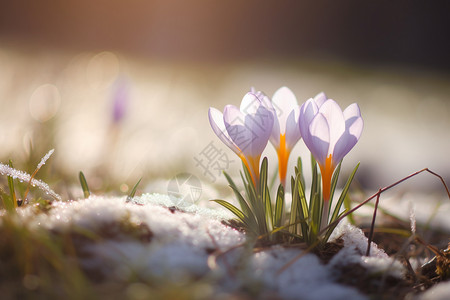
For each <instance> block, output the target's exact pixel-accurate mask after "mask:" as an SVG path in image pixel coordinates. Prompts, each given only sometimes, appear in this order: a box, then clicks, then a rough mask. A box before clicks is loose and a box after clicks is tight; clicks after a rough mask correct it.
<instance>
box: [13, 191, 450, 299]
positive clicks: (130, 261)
mask: <svg viewBox="0 0 450 300" xmlns="http://www.w3.org/2000/svg"><path fill="white" fill-rule="evenodd" d="M35 210H36V208H35V207H32V206H27V207H25V208H23V209H20V210H19V215H20V216H21V217H22V218H24V219H27V220H28V221H29V222H30V223H31V224H32V225H33V226H36V227H44V228H46V229H48V230H53V231H54V230H66V229H70V228H85V229H90V230H94V232H95V229H96V228H99V227H101V226H102V225H105V224H118V223H120V222H122V221H123V220H124V219H126V218H128V220H129V222H132V223H133V224H145V225H146V226H148V228H149V230H150V231H151V240H150V242H147V243H146V242H142V241H139V240H137V239H132V238H128V239H127V238H120V239H119V238H113V237H108V238H107V239H104V240H102V241H101V242H96V243H90V244H89V245H88V246H87V249H85V251H86V252H87V253H89V254H91V255H89V256H88V257H87V258H86V259H85V260H83V261H82V264H83V266H84V267H85V268H87V269H92V270H96V271H100V272H102V273H103V274H104V275H105V276H110V277H111V278H115V279H119V280H120V279H124V278H127V276H129V275H130V274H134V275H137V276H139V278H158V277H159V278H163V279H165V280H169V281H178V280H182V279H183V278H185V277H193V278H199V277H203V276H208V278H212V279H211V280H213V281H214V282H215V284H214V291H215V293H224V292H225V293H228V292H233V290H236V289H239V288H240V287H249V286H254V287H258V288H257V290H258V291H259V292H260V293H262V294H264V295H265V296H267V295H269V297H270V295H274V297H275V296H276V297H281V298H282V299H298V298H301V299H311V300H313V299H366V296H364V295H363V294H362V293H361V292H359V291H358V290H357V289H356V288H354V287H351V286H346V285H342V284H339V283H337V282H336V278H337V277H336V276H337V274H339V269H340V268H341V267H342V266H345V265H349V264H350V265H353V264H360V265H361V266H363V267H364V268H366V269H367V270H369V272H370V273H378V272H388V273H389V274H390V275H392V276H395V277H402V276H403V274H404V269H403V266H402V265H401V264H400V263H399V262H397V261H394V260H393V259H392V258H390V257H389V256H388V255H387V254H386V253H384V251H383V250H381V249H379V248H378V247H377V245H375V244H372V245H371V251H370V257H366V256H364V255H365V252H366V248H367V239H366V238H365V236H364V234H363V232H362V231H361V230H360V229H358V228H356V227H354V226H352V225H350V224H345V223H344V222H343V223H341V224H340V225H338V227H337V229H336V230H335V232H334V233H333V235H332V237H331V238H332V239H336V238H341V239H342V240H343V242H344V247H343V249H341V250H340V251H339V252H338V253H337V254H336V255H335V256H334V257H333V258H332V259H331V260H330V262H329V263H328V264H323V263H322V262H321V261H320V260H319V259H318V257H317V256H316V255H314V254H306V255H304V256H302V257H301V258H300V259H297V260H295V261H293V262H292V259H293V258H294V257H297V256H298V255H299V254H300V253H301V251H302V250H300V249H296V248H283V247H281V246H274V247H271V248H268V249H264V250H262V251H258V252H254V251H253V249H252V247H246V245H247V244H246V243H245V242H246V238H245V235H244V234H243V233H241V232H239V231H237V230H235V229H233V228H231V227H228V226H226V225H224V224H223V222H222V221H223V220H227V219H229V217H230V214H229V212H227V211H225V210H223V209H222V208H221V207H219V206H217V209H211V208H205V207H199V206H197V205H195V204H194V205H190V206H186V207H181V208H176V209H173V201H171V199H170V198H169V197H168V196H167V195H162V194H144V195H142V196H140V197H135V198H134V199H133V200H132V201H131V202H130V203H127V202H126V197H121V198H118V197H101V196H91V197H89V198H88V199H80V200H77V201H68V202H56V201H55V202H53V208H52V209H51V210H50V211H49V212H48V213H45V214H36V213H35ZM108 226H110V225H108ZM211 253H214V254H219V253H221V255H217V256H211ZM213 258H215V260H214V259H213ZM288 263H290V265H289V266H288V267H287V268H286V269H284V271H281V270H282V268H283V267H284V266H286V264H288ZM447 286H448V285H447ZM447 290H448V288H447ZM436 294H437V295H442V293H441V292H440V290H438V289H437V292H436ZM433 297H434V296H433ZM423 299H425V298H423ZM426 299H442V298H439V296H437V298H432V297H431V298H426Z"/></svg>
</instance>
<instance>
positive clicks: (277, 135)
mask: <svg viewBox="0 0 450 300" xmlns="http://www.w3.org/2000/svg"><path fill="white" fill-rule="evenodd" d="M272 104H273V106H274V108H275V110H276V115H277V117H276V118H275V120H274V124H273V128H272V133H271V136H270V142H271V143H272V145H273V146H274V147H275V149H276V150H277V154H278V166H279V174H280V181H281V183H282V184H283V186H285V183H286V172H287V165H288V161H289V156H290V154H291V150H292V148H294V146H295V144H297V142H298V141H299V140H300V139H301V134H300V128H299V124H298V122H299V114H300V106H299V105H298V102H297V98H296V97H295V95H294V93H293V92H292V91H291V90H290V89H289V88H287V87H281V88H279V89H278V90H277V91H276V92H275V93H274V95H273V97H272Z"/></svg>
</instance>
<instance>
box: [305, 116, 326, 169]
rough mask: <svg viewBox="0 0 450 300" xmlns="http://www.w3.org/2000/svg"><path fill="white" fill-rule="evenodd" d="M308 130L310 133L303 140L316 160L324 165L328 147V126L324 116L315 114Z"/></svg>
mask: <svg viewBox="0 0 450 300" xmlns="http://www.w3.org/2000/svg"><path fill="white" fill-rule="evenodd" d="M309 132H310V135H309V136H308V137H306V138H305V137H303V140H304V141H305V144H306V146H308V149H309V151H311V153H312V155H313V156H314V157H315V159H316V160H317V162H318V163H319V164H321V165H325V160H326V158H327V156H328V153H329V151H328V150H329V148H330V127H329V125H328V122H327V119H326V118H325V116H323V115H322V114H320V113H319V114H317V115H316V116H315V117H314V119H313V120H312V122H311V124H310V125H309Z"/></svg>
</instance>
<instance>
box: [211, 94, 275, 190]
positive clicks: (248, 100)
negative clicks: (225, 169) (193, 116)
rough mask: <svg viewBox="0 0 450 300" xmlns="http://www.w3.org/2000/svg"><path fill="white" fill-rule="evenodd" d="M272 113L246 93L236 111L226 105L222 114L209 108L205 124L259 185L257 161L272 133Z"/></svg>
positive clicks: (260, 97)
mask: <svg viewBox="0 0 450 300" xmlns="http://www.w3.org/2000/svg"><path fill="white" fill-rule="evenodd" d="M274 114H275V110H274V109H273V107H272V104H271V103H270V100H269V99H268V98H267V97H266V96H264V95H263V94H262V93H252V92H250V93H247V94H246V95H245V96H244V98H243V99H242V102H241V106H240V108H237V107H236V106H234V105H227V106H225V109H224V111H223V113H221V112H220V111H219V110H217V109H215V108H213V107H211V108H210V109H209V111H208V115H209V123H210V124H211V127H212V129H213V131H214V133H215V134H216V135H217V136H218V137H219V138H220V140H221V141H222V142H223V143H224V144H225V145H227V146H228V147H229V148H230V149H231V150H233V151H234V152H235V153H236V154H237V155H238V156H239V157H240V158H241V159H242V161H243V162H244V164H245V165H246V166H247V168H248V170H249V171H250V175H251V176H252V180H253V183H254V184H255V185H256V183H257V182H258V181H259V161H260V158H261V154H262V152H263V150H264V148H265V147H266V146H267V142H268V140H269V137H270V133H271V132H272V127H273V122H274Z"/></svg>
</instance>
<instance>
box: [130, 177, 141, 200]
mask: <svg viewBox="0 0 450 300" xmlns="http://www.w3.org/2000/svg"><path fill="white" fill-rule="evenodd" d="M141 180H142V178H141V179H139V181H138V182H137V183H136V184H135V185H134V187H133V189H132V190H131V193H130V194H129V195H128V197H127V202H130V201H131V200H132V199H133V198H134V195H135V194H136V190H137V187H138V185H139V183H141Z"/></svg>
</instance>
